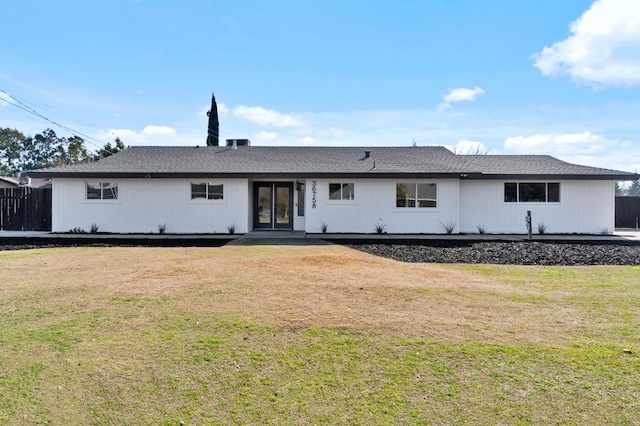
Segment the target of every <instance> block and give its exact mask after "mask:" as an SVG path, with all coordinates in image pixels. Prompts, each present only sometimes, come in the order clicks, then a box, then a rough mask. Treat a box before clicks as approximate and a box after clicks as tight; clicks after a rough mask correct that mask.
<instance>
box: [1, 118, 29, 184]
mask: <svg viewBox="0 0 640 426" xmlns="http://www.w3.org/2000/svg"><path fill="white" fill-rule="evenodd" d="M25 139H26V137H25V136H24V135H23V134H22V133H21V132H19V131H17V130H15V129H9V128H6V129H5V128H0V176H12V175H15V174H17V173H18V172H19V171H20V170H19V163H20V156H21V149H22V145H23V143H24V140H25Z"/></svg>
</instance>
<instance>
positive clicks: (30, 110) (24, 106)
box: [0, 89, 115, 154]
mask: <svg viewBox="0 0 640 426" xmlns="http://www.w3.org/2000/svg"><path fill="white" fill-rule="evenodd" d="M0 92H2V93H4V95H5V96H6V97H5V96H1V97H0V100H3V101H4V102H6V103H8V104H9V105H11V106H14V107H16V108H18V109H21V110H23V111H26V112H28V113H29V114H33V115H35V116H36V117H39V118H41V119H43V120H46V121H48V122H49V123H52V124H54V125H56V126H58V127H59V128H61V129H63V130H66V131H67V132H69V133H71V134H73V135H74V136H78V135H80V136H82V137H84V138H85V140H86V141H87V143H89V144H91V145H93V146H94V147H96V148H98V149H99V150H106V151H107V152H109V153H110V154H115V151H110V150H108V149H106V145H107V144H106V143H104V142H103V141H100V140H98V139H96V138H94V137H92V136H89V135H86V134H84V133H82V132H78V131H76V130H73V129H72V128H70V127H68V126H65V125H64V124H60V123H58V122H57V121H53V120H51V119H50V118H48V117H46V116H45V115H43V114H42V113H40V112H38V111H36V110H35V109H34V108H32V107H30V106H29V105H27V104H26V103H24V102H22V101H21V100H20V99H18V98H16V97H15V96H13V95H11V94H9V93H7V92H5V91H4V90H2V89H0ZM7 97H8V98H10V99H12V100H13V101H14V102H10V101H9V100H8V99H7ZM87 139H88V140H87ZM91 140H93V141H95V142H98V143H99V144H104V146H100V145H96V144H95V143H93V142H91Z"/></svg>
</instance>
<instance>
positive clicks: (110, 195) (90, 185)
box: [86, 182, 118, 200]
mask: <svg viewBox="0 0 640 426" xmlns="http://www.w3.org/2000/svg"><path fill="white" fill-rule="evenodd" d="M86 196H87V200H117V199H118V184H117V183H114V182H87V193H86Z"/></svg>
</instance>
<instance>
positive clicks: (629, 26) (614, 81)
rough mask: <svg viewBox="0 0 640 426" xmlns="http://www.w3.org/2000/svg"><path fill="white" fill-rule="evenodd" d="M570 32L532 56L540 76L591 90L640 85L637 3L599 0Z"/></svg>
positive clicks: (638, 6) (634, 1)
mask: <svg viewBox="0 0 640 426" xmlns="http://www.w3.org/2000/svg"><path fill="white" fill-rule="evenodd" d="M570 29H571V33H572V35H571V36H569V37H568V38H566V39H564V40H562V41H559V42H557V43H555V44H553V45H552V46H551V47H547V46H545V47H544V48H543V49H542V51H541V52H539V53H536V54H534V55H533V56H532V58H533V59H535V64H534V65H535V66H536V67H538V68H539V69H540V71H542V74H544V75H545V76H549V77H556V76H565V75H568V76H570V77H571V79H572V80H574V81H576V82H578V83H581V84H586V85H591V86H594V87H599V86H635V85H638V84H640V55H639V54H638V51H639V49H640V1H637V0H598V1H596V2H595V3H593V4H592V5H591V7H590V8H589V10H587V11H586V12H584V13H583V14H582V16H581V17H580V18H578V19H577V20H576V21H574V22H572V23H571V26H570Z"/></svg>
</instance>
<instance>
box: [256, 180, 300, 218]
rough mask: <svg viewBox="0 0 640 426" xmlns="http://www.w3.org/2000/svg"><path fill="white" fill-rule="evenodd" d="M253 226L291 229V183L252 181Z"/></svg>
mask: <svg viewBox="0 0 640 426" xmlns="http://www.w3.org/2000/svg"><path fill="white" fill-rule="evenodd" d="M253 204H254V211H253V218H254V219H253V227H254V228H267V229H293V183H291V182H254V184H253Z"/></svg>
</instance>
